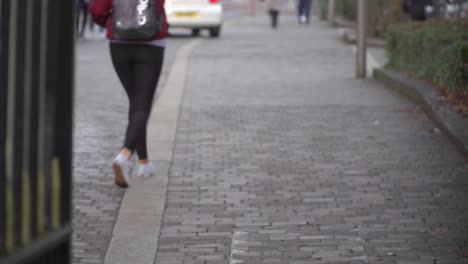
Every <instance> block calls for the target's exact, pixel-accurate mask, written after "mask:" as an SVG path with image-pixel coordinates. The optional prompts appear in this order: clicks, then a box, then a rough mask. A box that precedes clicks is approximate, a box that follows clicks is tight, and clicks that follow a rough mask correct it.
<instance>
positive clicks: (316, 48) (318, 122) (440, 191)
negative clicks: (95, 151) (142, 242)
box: [155, 15, 468, 264]
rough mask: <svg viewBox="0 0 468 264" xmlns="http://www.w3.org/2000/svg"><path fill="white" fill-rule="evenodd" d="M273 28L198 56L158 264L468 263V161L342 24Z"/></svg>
mask: <svg viewBox="0 0 468 264" xmlns="http://www.w3.org/2000/svg"><path fill="white" fill-rule="evenodd" d="M267 21H268V18H267V17H266V16H263V15H258V16H256V17H248V18H245V19H243V20H242V21H240V22H238V23H235V24H232V25H229V26H226V27H225V29H224V32H223V37H222V38H220V39H219V40H216V41H204V42H203V44H202V45H200V46H199V47H198V48H197V49H196V50H195V51H194V52H193V54H192V56H191V61H190V70H189V72H188V76H187V85H186V90H185V97H184V101H183V104H182V109H181V116H180V119H179V126H178V130H177V135H176V143H175V148H174V155H173V161H172V167H171V170H170V175H169V179H168V194H167V195H168V200H167V204H166V210H165V214H164V218H163V221H162V228H163V230H165V229H167V230H171V231H172V232H175V230H178V231H177V233H176V235H177V236H176V237H171V236H168V234H166V233H164V232H163V234H162V235H161V237H160V240H159V245H160V249H164V248H166V247H167V246H170V249H171V251H162V253H164V254H163V255H161V254H157V256H156V260H155V263H157V264H158V263H165V262H164V261H168V260H170V259H171V256H172V257H173V258H172V260H176V261H183V263H201V262H204V261H207V262H206V263H209V262H208V260H207V259H206V257H209V256H215V258H219V261H220V262H219V263H228V260H229V261H230V263H236V264H237V263H248V264H255V263H262V264H264V263H288V264H303V263H307V264H314V263H320V264H339V263H346V264H358V263H359V264H363V263H379V264H386V263H392V264H396V263H412V264H417V263H468V259H467V258H466V257H463V254H462V252H468V243H467V242H466V241H467V239H466V238H467V237H468V225H467V223H468V222H467V220H468V210H467V209H468V203H465V201H466V200H467V198H468V193H467V192H466V187H467V186H468V177H466V175H467V174H466V172H467V171H466V164H465V161H464V160H463V157H462V156H461V155H460V153H458V152H457V150H456V149H455V147H454V146H453V145H452V144H451V143H450V141H449V140H448V139H447V138H446V137H444V136H443V135H442V134H435V133H430V132H429V130H430V129H431V128H433V123H432V122H431V121H430V120H429V119H428V118H427V117H426V116H424V115H423V114H422V112H421V111H409V112H401V111H395V109H398V108H402V107H405V108H408V107H414V106H413V105H412V104H411V103H410V102H408V101H407V100H406V99H404V98H402V97H400V96H398V95H397V94H395V93H393V92H392V91H391V90H388V89H385V87H384V86H383V85H381V84H380V83H378V82H375V81H373V80H357V79H355V78H354V65H355V56H354V54H353V52H352V51H351V49H350V48H349V47H348V46H343V44H341V43H340V42H339V41H338V40H337V33H336V32H335V30H334V29H331V28H329V27H328V26H327V25H326V24H325V23H321V22H319V21H317V20H313V21H312V23H311V25H310V26H309V27H299V26H297V21H296V19H295V17H288V16H282V17H281V22H280V27H279V28H278V30H277V31H272V30H270V29H269V28H268V25H267ZM377 121H378V122H377ZM186 225H189V226H197V227H198V228H202V229H203V230H202V231H198V230H197V231H194V230H183V229H182V227H183V226H186ZM210 234H217V235H210ZM206 244H208V245H217V246H215V247H213V246H209V247H202V248H206V249H208V251H210V252H209V253H208V252H207V251H204V250H201V251H198V250H191V251H190V250H187V249H189V248H190V247H192V246H195V245H206ZM160 252H161V251H160ZM209 261H214V262H216V260H209ZM214 262H211V263H214Z"/></svg>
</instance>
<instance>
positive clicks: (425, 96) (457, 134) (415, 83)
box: [374, 69, 468, 160]
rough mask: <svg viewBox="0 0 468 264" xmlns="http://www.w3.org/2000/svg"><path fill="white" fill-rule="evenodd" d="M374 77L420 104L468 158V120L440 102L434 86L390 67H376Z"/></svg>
mask: <svg viewBox="0 0 468 264" xmlns="http://www.w3.org/2000/svg"><path fill="white" fill-rule="evenodd" d="M374 78H375V79H377V80H380V81H383V82H385V83H388V84H390V85H391V86H392V88H394V89H395V90H397V91H398V92H399V93H401V94H402V95H404V96H406V97H408V98H409V99H411V100H412V101H414V102H416V103H417V104H419V105H420V106H421V108H422V110H423V111H424V112H425V113H426V114H427V115H428V117H429V118H431V119H432V120H433V121H434V122H435V123H436V124H437V125H438V126H439V128H440V129H441V130H442V131H443V132H444V133H445V134H446V135H447V136H448V137H449V138H450V140H451V141H452V142H453V143H454V144H455V146H456V147H457V149H458V150H459V151H460V152H461V153H462V154H463V155H464V156H465V158H466V159H467V160H468V120H461V119H460V118H459V117H458V115H457V113H455V112H453V111H452V110H451V109H450V106H448V105H441V104H439V103H438V98H437V96H436V95H435V94H434V89H435V87H434V86H432V85H430V84H428V83H425V82H422V81H419V80H415V79H413V78H410V77H407V76H405V75H403V74H400V73H398V72H395V71H392V70H389V69H375V71H374Z"/></svg>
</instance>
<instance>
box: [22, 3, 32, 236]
mask: <svg viewBox="0 0 468 264" xmlns="http://www.w3.org/2000/svg"><path fill="white" fill-rule="evenodd" d="M33 4H34V3H33V2H32V1H26V37H25V45H26V47H25V50H26V51H25V69H24V73H25V74H24V101H23V103H24V119H23V122H24V123H23V130H24V131H23V166H22V167H23V171H22V177H23V181H22V182H23V206H22V209H23V219H22V224H23V228H22V230H23V234H22V240H23V244H27V243H29V242H30V240H31V218H32V217H31V180H30V158H29V155H30V149H31V147H30V143H31V142H30V141H31V89H32V76H31V75H32V43H33V40H32V34H33V22H34V21H33V11H34V9H33Z"/></svg>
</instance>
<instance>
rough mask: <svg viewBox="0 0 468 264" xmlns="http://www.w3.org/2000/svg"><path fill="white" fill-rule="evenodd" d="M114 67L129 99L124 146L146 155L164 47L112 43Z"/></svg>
mask: <svg viewBox="0 0 468 264" xmlns="http://www.w3.org/2000/svg"><path fill="white" fill-rule="evenodd" d="M110 51H111V57H112V63H113V64H114V68H115V71H116V72H117V75H118V76H119V79H120V81H121V82H122V85H123V87H124V88H125V91H126V92H127V96H128V99H129V102H130V111H129V120H128V127H127V132H126V135H125V144H124V147H125V148H128V149H130V150H131V151H132V152H134V151H136V152H137V154H138V158H139V159H147V158H148V152H147V149H146V125H147V123H148V118H149V116H150V113H151V106H152V103H153V97H154V93H155V91H156V86H157V84H158V80H159V75H160V74H161V68H162V64H163V59H164V48H162V47H156V46H151V45H145V44H122V43H111V44H110Z"/></svg>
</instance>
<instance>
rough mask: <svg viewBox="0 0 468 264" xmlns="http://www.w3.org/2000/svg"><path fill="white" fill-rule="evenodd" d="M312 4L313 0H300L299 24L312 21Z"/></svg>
mask: <svg viewBox="0 0 468 264" xmlns="http://www.w3.org/2000/svg"><path fill="white" fill-rule="evenodd" d="M311 6H312V0H299V5H298V20H299V24H309V23H310V8H311Z"/></svg>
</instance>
